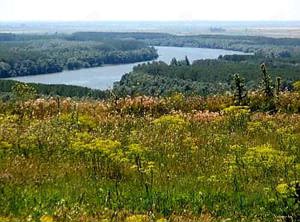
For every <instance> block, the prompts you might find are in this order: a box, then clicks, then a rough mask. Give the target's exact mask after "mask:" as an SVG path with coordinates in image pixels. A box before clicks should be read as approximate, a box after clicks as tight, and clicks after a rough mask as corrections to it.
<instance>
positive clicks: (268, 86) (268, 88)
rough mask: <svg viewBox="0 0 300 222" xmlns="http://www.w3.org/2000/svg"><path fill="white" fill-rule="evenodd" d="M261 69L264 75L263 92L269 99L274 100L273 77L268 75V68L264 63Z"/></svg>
mask: <svg viewBox="0 0 300 222" xmlns="http://www.w3.org/2000/svg"><path fill="white" fill-rule="evenodd" d="M260 68H261V71H262V74H263V79H262V88H263V92H264V94H265V96H266V97H267V98H268V99H272V98H273V96H274V93H273V87H272V80H271V76H270V75H269V74H268V73H267V68H266V65H265V64H264V63H263V64H261V66H260Z"/></svg>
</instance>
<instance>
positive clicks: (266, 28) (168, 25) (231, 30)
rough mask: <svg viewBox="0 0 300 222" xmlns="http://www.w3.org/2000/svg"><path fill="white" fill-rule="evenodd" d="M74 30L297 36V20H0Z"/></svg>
mask: <svg viewBox="0 0 300 222" xmlns="http://www.w3.org/2000/svg"><path fill="white" fill-rule="evenodd" d="M77 31H102V32H167V33H171V34H178V35H195V34H228V35H259V36H268V37H280V38H282V37H291V38H299V37H300V22H299V21H289V22H283V21H281V22H280V21H277V22H217V21H215V22H203V21H180V22H175V21H174V22H150V21H141V22H120V21H116V22H109V21H107V22H6V23H4V22H0V32H14V33H55V32H59V33H72V32H77Z"/></svg>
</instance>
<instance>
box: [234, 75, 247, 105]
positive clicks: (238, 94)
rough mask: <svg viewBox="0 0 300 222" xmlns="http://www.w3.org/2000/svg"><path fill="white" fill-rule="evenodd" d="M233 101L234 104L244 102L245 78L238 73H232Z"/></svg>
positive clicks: (243, 103)
mask: <svg viewBox="0 0 300 222" xmlns="http://www.w3.org/2000/svg"><path fill="white" fill-rule="evenodd" d="M233 77H234V103H235V105H236V106H241V105H245V104H246V98H247V91H246V89H245V80H244V79H243V78H241V77H240V75H239V74H238V73H237V74H234V76H233Z"/></svg>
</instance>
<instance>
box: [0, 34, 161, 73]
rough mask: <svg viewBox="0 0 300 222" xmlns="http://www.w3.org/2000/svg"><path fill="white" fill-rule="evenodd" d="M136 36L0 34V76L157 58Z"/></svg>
mask: <svg viewBox="0 0 300 222" xmlns="http://www.w3.org/2000/svg"><path fill="white" fill-rule="evenodd" d="M157 56H158V55H157V52H156V50H155V49H154V48H153V47H147V46H146V44H145V43H142V42H140V41H136V40H124V39H123V40H120V39H116V38H115V39H105V40H102V41H97V42H95V41H78V40H77V41H71V40H69V39H68V36H67V35H25V34H24V35H16V34H0V77H12V76H25V75H35V74H44V73H54V72H61V71H62V70H64V69H68V70H74V69H80V68H90V67H97V66H101V65H103V64H121V63H133V62H140V61H147V60H153V59H155V58H157Z"/></svg>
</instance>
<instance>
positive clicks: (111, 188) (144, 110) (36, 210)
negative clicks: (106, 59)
mask: <svg viewBox="0 0 300 222" xmlns="http://www.w3.org/2000/svg"><path fill="white" fill-rule="evenodd" d="M13 92H14V97H13V98H12V100H9V101H7V102H1V103H0V160H1V161H0V193H1V195H0V220H1V221H20V220H22V221H25V220H26V221H42V222H44V221H289V220H292V218H293V219H294V220H297V218H298V219H299V215H300V212H299V201H300V200H299V194H300V188H299V176H300V174H299V172H300V156H299V153H300V152H299V151H300V150H299V147H300V134H299V132H300V115H299V112H300V102H299V101H300V95H299V94H298V93H297V92H285V93H279V94H278V96H276V100H274V102H275V103H274V105H275V106H276V110H277V113H276V114H272V115H270V114H268V113H266V112H259V111H256V112H254V110H262V109H264V107H265V103H266V102H268V98H267V96H268V95H267V94H264V93H261V92H253V93H249V95H248V97H249V106H234V105H235V104H236V101H235V99H234V97H231V96H212V97H206V98H204V97H198V96H194V97H192V96H189V97H184V96H183V95H181V94H175V95H173V96H172V97H166V98H155V97H145V96H142V97H135V98H129V97H127V98H123V99H118V100H114V99H112V100H106V101H95V100H81V101H76V100H72V99H61V98H49V99H43V98H39V99H35V95H34V94H35V90H34V89H32V88H30V87H28V86H27V85H25V84H24V85H23V84H18V85H16V86H14V87H13ZM255 107H256V108H255Z"/></svg>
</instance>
